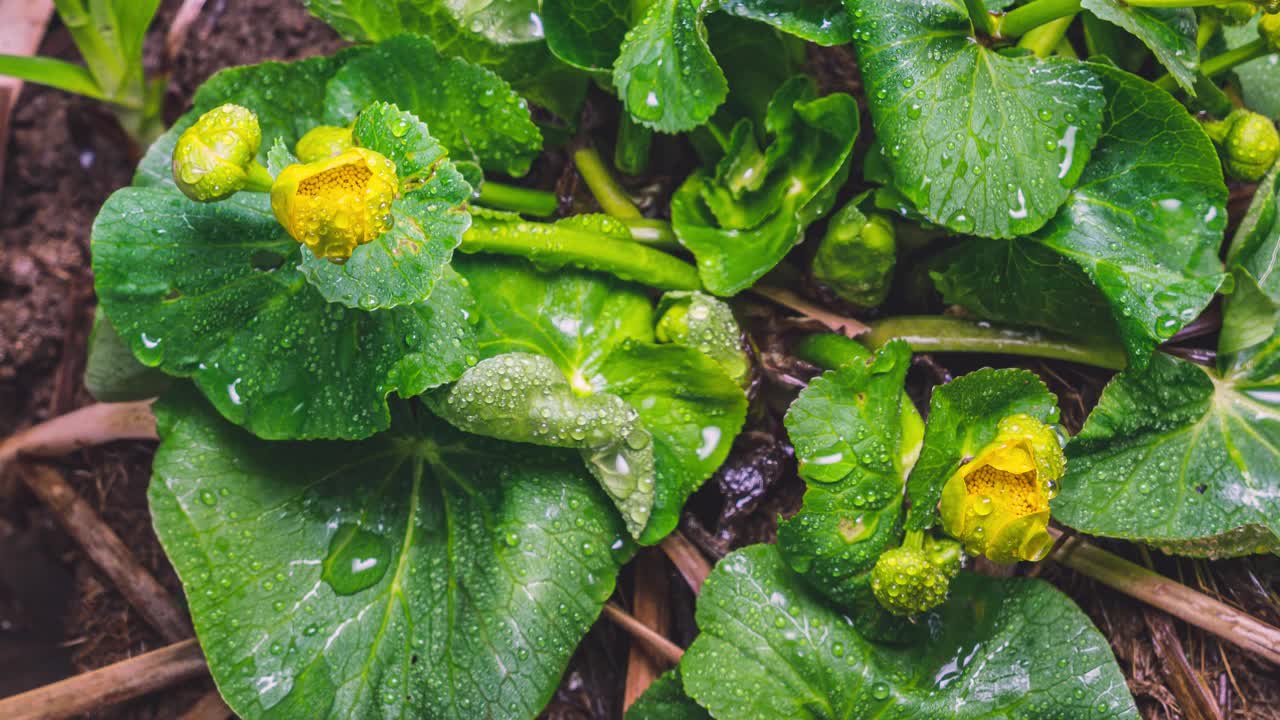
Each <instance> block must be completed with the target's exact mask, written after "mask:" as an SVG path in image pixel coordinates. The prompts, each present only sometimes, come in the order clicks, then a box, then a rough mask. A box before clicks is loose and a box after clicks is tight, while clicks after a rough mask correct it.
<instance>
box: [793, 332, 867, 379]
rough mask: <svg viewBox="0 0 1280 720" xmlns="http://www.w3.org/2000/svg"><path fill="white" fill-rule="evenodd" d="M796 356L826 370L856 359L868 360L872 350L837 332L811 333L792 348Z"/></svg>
mask: <svg viewBox="0 0 1280 720" xmlns="http://www.w3.org/2000/svg"><path fill="white" fill-rule="evenodd" d="M792 351H793V352H794V353H795V354H796V357H798V358H800V359H801V360H804V361H805V362H807V363H811V364H813V365H817V366H818V367H820V368H823V369H825V370H835V369H836V368H839V367H844V366H845V365H848V364H849V363H851V362H853V361H855V360H866V359H867V358H869V357H871V351H870V350H867V348H866V346H865V345H863V344H862V343H860V342H858V341H857V340H853V339H850V338H847V337H845V336H844V335H839V334H836V333H818V334H816V335H809V336H808V337H806V338H804V339H803V340H801V341H800V342H798V343H796V346H795V347H794V348H792Z"/></svg>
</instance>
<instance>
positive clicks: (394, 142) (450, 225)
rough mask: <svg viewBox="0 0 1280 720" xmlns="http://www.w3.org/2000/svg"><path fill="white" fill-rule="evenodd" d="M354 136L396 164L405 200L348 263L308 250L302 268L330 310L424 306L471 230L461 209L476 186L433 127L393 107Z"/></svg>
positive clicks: (362, 122)
mask: <svg viewBox="0 0 1280 720" xmlns="http://www.w3.org/2000/svg"><path fill="white" fill-rule="evenodd" d="M365 57H368V56H367V55H366V56H365ZM353 134H354V137H355V141H356V144H357V145H359V146H360V147H364V148H368V149H370V150H373V151H375V152H379V153H381V154H383V155H385V156H386V157H387V158H388V159H390V160H391V161H392V162H394V163H395V164H396V175H397V176H398V177H399V179H400V192H401V194H400V197H398V198H396V200H395V201H394V202H393V203H392V204H391V212H392V218H393V219H394V220H395V222H394V224H393V225H392V226H391V229H390V230H388V231H387V232H385V233H383V234H382V235H381V236H380V237H379V238H378V239H376V240H374V241H373V242H371V243H368V244H365V245H361V246H359V247H357V248H356V249H355V251H354V252H353V253H352V254H351V258H350V259H349V260H347V262H345V263H342V264H337V263H333V262H330V261H329V260H326V259H325V258H320V257H316V256H315V255H313V254H312V253H311V250H310V248H307V247H305V246H304V247H303V248H302V251H301V252H302V265H301V266H299V269H300V270H301V271H302V274H303V275H304V276H306V278H307V282H309V283H311V285H312V286H313V287H315V288H316V289H317V290H318V291H319V292H320V295H321V296H323V297H324V299H325V300H327V301H329V302H331V303H341V304H342V305H346V306H347V307H354V308H359V309H361V310H375V309H385V308H394V307H400V306H403V305H413V304H415V303H420V302H423V301H424V300H426V299H427V298H428V297H429V296H430V295H431V291H432V289H433V288H434V287H435V284H436V282H437V281H438V280H439V278H440V275H441V274H442V273H443V272H444V270H445V266H446V265H448V263H449V259H450V258H451V257H452V255H453V250H454V248H456V247H458V244H459V243H461V242H462V233H463V232H465V231H466V229H467V228H468V227H469V226H470V225H471V218H470V216H469V215H468V214H467V211H466V208H465V207H464V205H463V204H464V203H465V202H466V201H467V200H468V199H469V198H470V197H471V186H470V185H468V184H467V182H466V181H465V180H463V179H462V175H461V174H459V173H458V171H457V169H455V168H454V166H453V163H451V162H449V160H448V159H447V157H446V151H445V149H444V148H443V147H442V146H441V145H440V143H439V142H438V141H437V140H436V139H435V138H433V137H432V136H431V135H430V134H429V133H428V132H427V126H426V125H425V124H424V123H422V121H420V120H419V119H418V118H417V117H416V116H414V115H412V114H411V113H408V112H405V111H403V110H400V109H399V108H397V107H396V106H395V105H391V104H387V103H384V102H378V103H374V104H373V105H370V106H369V107H367V108H365V110H364V111H363V112H361V113H360V117H359V118H358V119H357V120H356V123H355V126H354V130H353Z"/></svg>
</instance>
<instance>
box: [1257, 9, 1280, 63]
mask: <svg viewBox="0 0 1280 720" xmlns="http://www.w3.org/2000/svg"><path fill="white" fill-rule="evenodd" d="M1258 35H1260V36H1261V37H1262V39H1263V40H1265V41H1267V44H1268V45H1270V46H1271V50H1272V52H1280V3H1277V7H1274V8H1267V14H1266V15H1263V16H1262V18H1261V19H1260V20H1258Z"/></svg>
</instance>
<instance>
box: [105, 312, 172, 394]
mask: <svg viewBox="0 0 1280 720" xmlns="http://www.w3.org/2000/svg"><path fill="white" fill-rule="evenodd" d="M171 382H173V379H172V378H170V377H169V376H168V375H165V374H164V373H162V372H160V371H159V370H157V369H155V368H151V367H147V366H146V365H143V364H142V363H140V362H138V359H137V358H136V357H134V356H133V351H132V350H130V349H129V345H128V344H127V343H125V341H124V340H121V339H120V335H119V334H118V333H116V329H115V327H113V326H112V325H111V321H110V320H108V319H107V316H106V315H104V314H103V312H102V308H98V309H97V310H96V311H95V312H94V315H93V330H92V332H90V333H89V349H88V357H87V358H86V359H85V367H84V387H85V389H86V390H88V391H89V394H90V395H92V396H93V398H94V399H95V400H97V401H98V402H129V401H131V400H145V399H146V398H152V397H155V396H157V395H159V394H160V393H162V392H164V391H165V390H167V389H168V388H169V385H170V383H171Z"/></svg>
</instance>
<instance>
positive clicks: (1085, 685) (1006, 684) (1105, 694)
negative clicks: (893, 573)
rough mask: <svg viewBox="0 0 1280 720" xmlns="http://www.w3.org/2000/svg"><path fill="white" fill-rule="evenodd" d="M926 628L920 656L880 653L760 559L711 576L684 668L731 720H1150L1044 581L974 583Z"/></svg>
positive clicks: (1110, 659) (1102, 644) (1100, 646)
mask: <svg viewBox="0 0 1280 720" xmlns="http://www.w3.org/2000/svg"><path fill="white" fill-rule="evenodd" d="M921 627H922V628H927V629H928V632H927V633H924V632H921V633H919V634H920V635H921V636H923V637H922V639H921V642H920V643H918V644H915V645H912V646H908V647H894V646H890V645H885V644H880V643H876V642H873V641H870V640H868V639H866V638H864V637H863V636H862V635H860V634H859V633H858V632H857V630H855V629H854V627H853V625H852V624H851V622H850V620H849V619H848V618H847V617H846V616H845V615H844V614H843V613H841V612H840V611H838V610H837V609H835V608H833V607H831V606H829V605H827V604H826V603H825V602H824V601H823V599H822V598H821V597H819V596H818V595H817V594H815V593H813V592H812V591H810V590H809V589H808V588H807V587H805V585H804V583H803V582H802V581H801V579H800V578H799V577H798V576H797V575H795V574H794V573H792V572H791V571H790V570H788V569H787V567H786V565H785V564H784V563H783V562H782V559H781V557H780V556H779V555H778V552H777V551H776V550H775V549H774V548H773V547H771V546H768V545H756V546H752V547H749V548H746V549H743V550H739V551H737V552H735V553H732V554H731V555H729V556H728V557H726V558H725V559H724V560H721V561H720V563H719V564H718V565H716V568H715V570H713V571H712V573H711V577H710V578H709V579H708V580H707V583H706V585H705V586H703V590H702V595H701V597H699V598H698V628H699V630H700V631H701V632H700V634H699V635H698V637H697V639H696V640H694V642H693V645H692V646H691V647H690V648H689V650H688V651H687V652H686V653H685V655H684V659H683V660H682V661H681V662H680V667H681V672H682V673H683V676H684V685H685V690H686V692H688V693H689V695H690V696H691V697H693V698H694V699H695V700H697V701H698V703H700V704H701V705H702V706H703V707H705V708H707V709H708V710H709V711H710V712H711V715H712V716H713V717H716V718H721V719H723V720H730V719H732V720H776V718H792V719H794V720H828V719H829V718H847V719H848V720H872V719H873V718H888V717H901V718H954V719H955V720H987V719H988V718H1010V717H1019V716H1022V715H1025V714H1027V713H1030V714H1031V715H1032V716H1034V717H1054V718H1060V719H1061V720H1086V719H1087V720H1107V719H1119V718H1124V719H1125V720H1137V718H1138V717H1139V716H1138V712H1137V709H1136V708H1135V707H1134V703H1133V698H1132V697H1130V695H1129V691H1128V689H1127V688H1126V687H1125V681H1124V675H1123V674H1122V673H1121V672H1120V668H1119V667H1117V666H1116V662H1115V658H1114V656H1113V655H1112V654H1111V647H1110V645H1108V644H1107V640H1106V638H1105V637H1103V636H1102V633H1100V632H1098V630H1097V629H1096V628H1094V627H1093V625H1092V624H1091V623H1090V622H1089V618H1088V617H1086V616H1085V614H1084V613H1083V612H1081V611H1080V609H1079V608H1077V607H1076V606H1075V604H1074V603H1072V602H1071V600H1070V599H1068V598H1067V597H1066V596H1065V595H1063V594H1062V593H1060V592H1058V591H1057V590H1056V589H1054V588H1053V586H1051V585H1049V584H1048V583H1046V582H1044V581H1042V580H1034V579H1027V578H1005V579H1001V578H991V577H982V576H977V575H971V574H968V573H962V574H961V575H960V577H958V578H956V580H955V581H954V582H953V584H952V587H951V599H950V600H949V601H948V602H947V603H946V604H945V605H943V606H942V607H941V608H939V609H938V610H935V611H933V612H930V613H929V614H928V615H927V616H926V617H925V619H924V620H923V622H922V624H921ZM1046 628H1052V629H1053V632H1054V642H1046V641H1045V632H1046Z"/></svg>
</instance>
